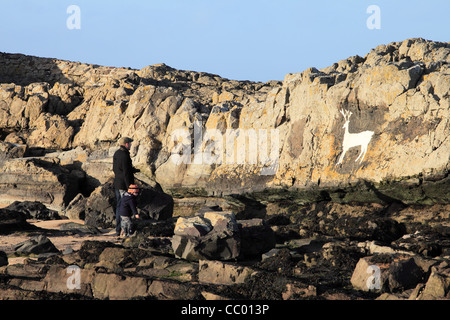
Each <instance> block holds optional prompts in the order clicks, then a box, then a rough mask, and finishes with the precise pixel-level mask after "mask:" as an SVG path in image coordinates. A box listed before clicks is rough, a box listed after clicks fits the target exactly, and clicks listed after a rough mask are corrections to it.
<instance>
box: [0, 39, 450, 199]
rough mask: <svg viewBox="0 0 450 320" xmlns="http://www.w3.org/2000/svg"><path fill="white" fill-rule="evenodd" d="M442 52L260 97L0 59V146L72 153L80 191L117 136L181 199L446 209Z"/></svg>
mask: <svg viewBox="0 0 450 320" xmlns="http://www.w3.org/2000/svg"><path fill="white" fill-rule="evenodd" d="M449 52H450V48H449V44H448V43H440V42H433V41H428V40H424V39H408V40H405V41H402V42H394V43H390V44H387V45H380V46H378V47H376V48H375V49H373V50H372V51H371V52H370V53H368V54H367V55H366V56H365V57H359V56H354V57H350V58H348V59H346V60H342V61H339V62H337V63H335V64H333V65H332V66H330V67H327V68H324V69H322V70H317V69H315V68H309V69H307V70H305V71H303V72H301V73H296V74H288V75H286V77H285V79H284V81H282V82H277V81H271V82H268V83H265V84H264V83H253V82H249V81H232V80H228V79H223V78H221V77H219V76H217V75H212V74H207V73H201V72H193V71H182V70H175V69H173V68H170V67H168V66H166V65H164V64H160V65H154V66H148V67H145V68H143V69H141V70H131V69H123V68H109V67H101V66H96V65H88V64H82V63H76V62H69V61H61V60H56V59H44V58H37V57H29V56H23V55H11V54H6V53H2V54H1V55H0V65H1V68H0V82H1V83H2V84H1V86H0V136H2V137H3V138H5V139H6V138H8V140H11V141H12V140H15V141H22V143H23V142H25V143H26V145H27V147H28V149H29V151H28V153H29V154H31V155H32V154H36V152H38V153H39V152H44V153H47V152H48V150H49V149H57V150H69V149H71V148H82V149H81V150H85V151H84V153H85V157H84V158H81V159H80V160H79V162H76V161H75V162H74V163H78V164H79V165H82V166H84V168H83V171H84V172H86V173H88V177H87V179H91V180H92V181H94V182H96V185H95V186H92V187H91V188H90V191H92V190H93V188H95V187H98V186H99V185H100V184H101V183H104V182H105V181H106V179H105V173H106V172H110V163H108V161H106V162H105V161H104V160H106V159H110V157H111V156H112V154H111V152H110V150H109V149H110V147H111V146H114V144H115V142H116V141H117V140H118V139H119V138H120V137H121V136H130V137H132V138H133V139H134V140H135V143H134V145H133V150H132V155H133V160H134V164H135V166H136V167H138V168H140V169H141V170H142V173H143V174H144V175H145V176H146V177H147V178H148V179H150V180H156V181H157V182H158V183H159V184H160V185H161V187H162V188H163V190H164V191H166V192H169V193H172V194H173V195H178V196H181V197H183V196H186V195H190V196H195V195H196V196H199V195H200V196H205V195H209V196H211V195H214V196H223V195H230V194H244V193H251V194H253V195H255V197H257V198H258V199H260V200H262V199H264V198H265V197H267V192H263V193H262V194H259V193H257V192H258V191H264V190H266V189H268V190H270V191H271V192H272V193H271V195H272V198H278V199H283V198H286V197H290V198H293V199H294V200H298V201H301V200H305V199H306V200H308V199H309V200H311V199H313V200H317V199H324V198H325V199H332V200H334V201H344V202H349V201H373V202H382V203H386V202H392V201H401V202H403V203H424V204H432V203H442V202H444V203H445V202H448V200H449V199H448V195H449V194H450V192H448V191H449V190H448V185H449V183H448V179H449V178H448V163H449V150H450V146H449V144H450V142H449V139H448V136H449V124H448V121H449V119H448V118H449V112H448V109H449V93H448V90H449V89H448V88H449V83H450V79H449V71H448V70H449V69H448V68H449V67H448V62H449V60H450V55H449ZM344 115H346V116H344ZM344 127H345V129H344ZM227 130H228V131H227ZM180 131H181V132H184V133H185V134H188V136H184V138H183V139H184V140H182V141H180V137H179V136H178V138H177V135H176V134H179V133H180ZM198 132H201V134H200V135H199V134H198ZM196 133H197V135H196ZM366 133H367V134H366ZM213 142H214V143H213ZM344 142H345V143H344ZM268 149H269V150H268ZM191 153H192V156H191ZM101 154H103V156H102V155H101ZM194 154H195V157H194ZM180 155H181V156H182V158H181V159H184V161H182V163H175V162H174V160H177V158H178V159H180ZM101 159H103V160H101ZM355 160H357V161H355ZM6 166H7V167H6V168H8V164H6ZM99 168H102V169H103V170H96V169H99ZM104 169H107V170H104ZM6 171H8V170H6ZM95 172H97V173H95ZM92 181H91V182H92ZM94 184H95V183H94ZM312 190H315V191H314V192H313V191H312ZM75 195H76V194H75ZM75 195H71V196H70V197H72V198H73V197H74V196H75ZM70 197H69V198H70ZM70 200H71V199H68V201H70ZM67 204H68V203H67V202H66V203H65V205H67Z"/></svg>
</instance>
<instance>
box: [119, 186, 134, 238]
mask: <svg viewBox="0 0 450 320" xmlns="http://www.w3.org/2000/svg"><path fill="white" fill-rule="evenodd" d="M138 195H139V187H138V186H137V185H135V184H132V185H130V186H129V188H128V191H127V192H125V194H124V195H123V198H122V200H121V202H120V208H119V215H120V221H121V222H120V224H121V228H122V233H123V234H124V236H125V237H129V236H130V235H131V234H132V232H133V231H132V228H133V225H132V221H131V217H132V216H133V215H134V216H135V217H136V219H139V214H138V211H137V207H136V205H137V196H138Z"/></svg>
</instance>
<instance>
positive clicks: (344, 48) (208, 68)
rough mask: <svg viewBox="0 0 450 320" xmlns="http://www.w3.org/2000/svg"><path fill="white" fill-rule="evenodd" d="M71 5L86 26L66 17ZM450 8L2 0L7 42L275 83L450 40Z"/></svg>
mask: <svg viewBox="0 0 450 320" xmlns="http://www.w3.org/2000/svg"><path fill="white" fill-rule="evenodd" d="M70 5H77V6H78V7H79V8H80V10H81V14H80V21H81V29H73V30H70V29H68V28H67V26H66V21H67V19H68V18H69V17H70V16H71V15H70V14H68V13H67V8H68V7H69V6H70ZM370 5H377V6H378V7H379V8H380V18H381V21H380V22H381V23H380V27H381V28H380V29H369V28H368V27H367V25H366V21H367V20H368V19H369V18H370V17H371V14H370V13H367V12H366V10H367V8H368V7H369V6H370ZM449 12H450V1H449V0H429V1H423V0H326V1H324V0H315V1H302V0H276V1H275V0H239V1H236V0H164V1H152V0H147V1H144V0H127V1H114V0H108V1H106V0H90V1H86V0H39V1H37V0H16V1H5V0H3V1H2V4H1V6H0V51H1V52H9V53H23V54H29V55H35V56H40V57H52V58H59V59H65V60H71V61H80V62H86V63H94V64H99V65H105V66H114V67H131V68H136V69H140V68H143V67H145V66H147V65H151V64H157V63H166V64H167V65H169V66H172V67H174V68H177V69H183V70H195V71H202V72H209V73H214V74H218V75H220V76H222V77H225V78H229V79H235V80H252V81H263V82H266V81H269V80H283V79H284V76H285V74H286V73H294V72H301V71H303V70H304V69H306V68H309V67H316V68H323V67H327V66H329V65H332V64H333V63H334V62H337V61H339V60H342V59H346V58H348V57H350V56H353V55H356V54H358V55H360V56H364V55H365V54H366V53H368V52H369V51H370V49H372V48H374V47H376V46H377V45H380V44H387V43H390V42H393V41H402V40H405V39H408V38H414V37H422V38H425V39H429V40H435V41H444V42H447V41H450V39H449V38H450V37H449V35H450V19H449V15H448V13H449Z"/></svg>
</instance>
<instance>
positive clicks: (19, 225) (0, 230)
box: [0, 209, 38, 235]
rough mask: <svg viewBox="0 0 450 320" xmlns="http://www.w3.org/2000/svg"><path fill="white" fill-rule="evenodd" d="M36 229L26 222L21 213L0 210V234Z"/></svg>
mask: <svg viewBox="0 0 450 320" xmlns="http://www.w3.org/2000/svg"><path fill="white" fill-rule="evenodd" d="M36 229H38V228H37V227H35V226H33V225H32V224H29V223H28V222H27V217H26V216H25V214H24V213H23V212H19V211H11V210H8V209H0V234H1V235H7V234H11V233H14V232H16V231H25V230H36Z"/></svg>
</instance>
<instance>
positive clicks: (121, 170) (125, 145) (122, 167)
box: [113, 137, 139, 236]
mask: <svg viewBox="0 0 450 320" xmlns="http://www.w3.org/2000/svg"><path fill="white" fill-rule="evenodd" d="M132 142H133V139H131V138H128V137H122V138H120V140H119V145H120V148H119V150H117V151H116V152H115V153H114V156H113V171H114V189H115V192H116V199H117V208H116V235H117V236H119V235H120V231H121V227H120V215H119V208H120V201H121V200H122V197H123V195H124V194H125V192H126V191H127V190H128V187H129V186H130V185H132V184H134V173H136V172H139V170H138V169H135V168H133V164H132V162H131V157H130V148H131V143H132Z"/></svg>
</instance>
